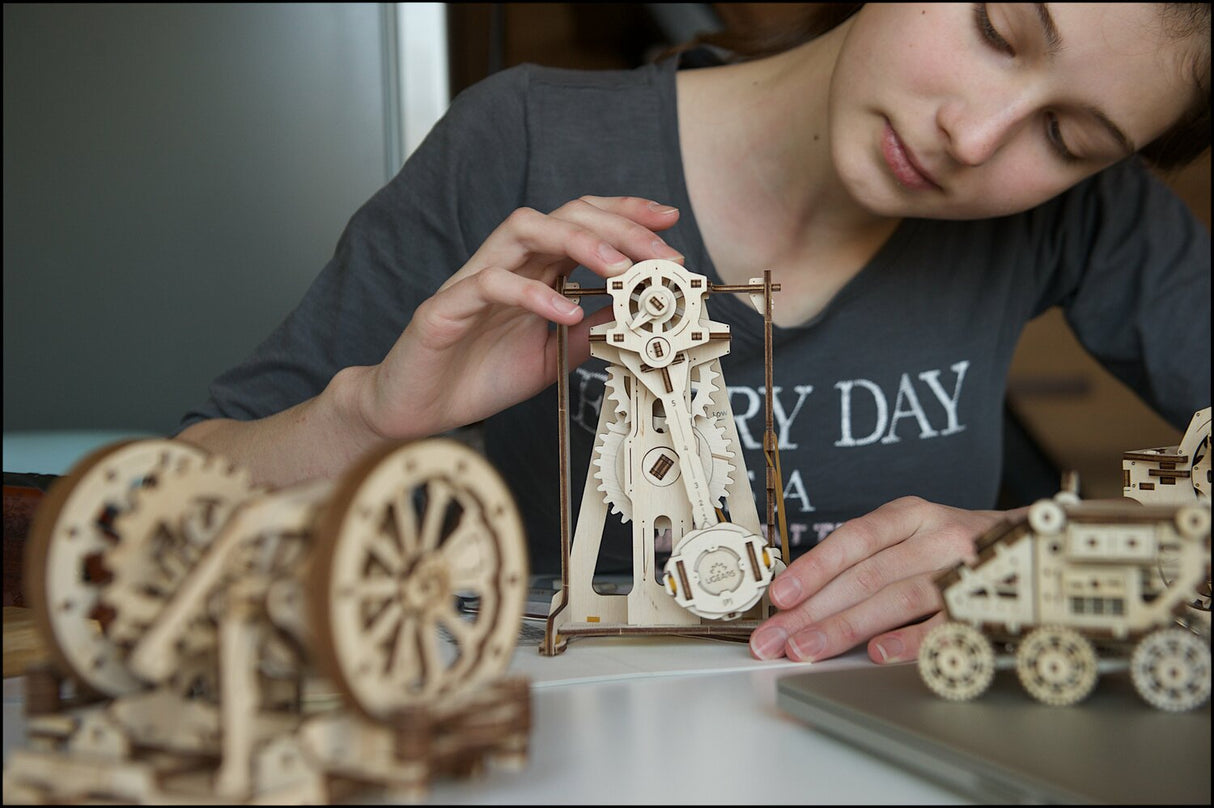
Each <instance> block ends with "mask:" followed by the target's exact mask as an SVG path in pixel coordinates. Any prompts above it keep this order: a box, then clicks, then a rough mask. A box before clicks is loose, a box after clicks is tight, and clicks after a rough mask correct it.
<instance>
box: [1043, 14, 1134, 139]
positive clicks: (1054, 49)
mask: <svg viewBox="0 0 1214 808" xmlns="http://www.w3.org/2000/svg"><path fill="white" fill-rule="evenodd" d="M1033 8H1034V9H1036V11H1037V20H1038V21H1039V22H1040V23H1041V33H1042V35H1043V36H1045V45H1046V53H1048V54H1049V55H1050V56H1053V55H1055V54H1056V53H1058V52H1059V51H1060V50H1062V34H1060V33H1058V26H1057V25H1055V24H1054V15H1052V14H1050V8H1049V6H1048V5H1046V4H1045V3H1033ZM1084 112H1086V113H1087V114H1089V115H1091V116H1092V118H1094V119H1095V120H1096V121H1097V123H1099V124H1100V125H1101V126H1102V127H1104V129H1105V130H1106V131H1108V133H1109V135H1110V136H1111V137H1112V138H1113V140H1115V141H1117V145H1119V146H1121V148H1123V149H1125V152H1126V154H1133V153H1134V152H1136V151H1138V147H1137V146H1135V145H1134V141H1132V140H1130V138H1129V136H1128V135H1126V133H1125V132H1124V131H1123V130H1122V128H1121V127H1120V126H1118V125H1117V124H1115V123H1113V121H1112V119H1110V118H1109V116H1108V115H1106V114H1105V113H1104V112H1103V111H1101V110H1100V109H1097V108H1096V107H1092V106H1087V107H1084Z"/></svg>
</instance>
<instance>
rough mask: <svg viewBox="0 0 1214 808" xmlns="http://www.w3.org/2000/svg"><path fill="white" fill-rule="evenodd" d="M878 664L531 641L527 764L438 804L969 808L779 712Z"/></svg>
mask: <svg viewBox="0 0 1214 808" xmlns="http://www.w3.org/2000/svg"><path fill="white" fill-rule="evenodd" d="M869 664H871V663H869V662H868V661H867V659H866V658H865V657H863V656H862V655H861V654H852V655H849V656H847V657H844V658H841V659H838V660H831V661H829V662H825V663H820V664H818V665H815V666H808V665H804V664H795V663H790V662H787V661H781V662H759V661H756V660H754V659H752V658H751V657H750V655H749V652H748V651H747V649H746V646H745V645H744V644H742V643H738V642H728V641H721V640H713V639H692V638H683V637H586V638H579V639H574V640H572V641H570V643H569V645H568V647H567V649H566V650H565V651H564V652H563V653H562V654H560V655H558V656H555V657H545V656H542V655H540V654H539V653H538V651H537V650H536V647H535V645H533V644H531V643H530V642H525V643H524V644H523V645H521V646H520V648H519V649H518V650H517V651H516V654H515V657H514V659H513V661H512V663H511V666H510V671H509V672H510V673H511V674H514V675H523V676H527V677H528V678H529V679H530V680H531V683H532V731H531V738H530V752H529V758H528V761H527V765H526V766H525V768H523V769H522V770H520V771H509V770H498V769H494V768H493V767H490V768H489V769H488V770H487V771H486V772H485V773H484V774H483V775H480V776H477V777H475V778H471V779H452V778H440V779H438V780H436V781H435V782H434V784H433V786H432V790H431V792H430V794H429V797H428V798H427V799H426V802H427V803H430V804H472V803H480V804H484V803H498V804H516V805H535V804H593V803H598V804H603V803H617V804H618V803H637V804H645V805H662V804H671V805H695V804H749V805H774V804H812V803H821V804H834V805H838V804H849V803H850V804H860V803H867V804H877V803H884V804H893V803H897V804H903V805H906V804H937V805H939V804H966V803H967V802H968V800H966V799H964V798H962V797H961V796H960V795H958V794H956V793H954V792H951V791H947V790H945V789H943V788H941V787H939V786H937V785H935V784H933V783H931V782H929V781H926V780H923V779H921V778H919V777H917V776H915V775H912V774H910V773H909V772H906V771H904V770H903V769H901V768H898V767H896V766H893V765H891V764H889V763H886V762H884V761H882V760H880V759H879V758H876V757H873V756H871V755H869V754H867V753H865V752H862V751H859V750H857V749H854V748H852V747H850V746H848V745H846V744H843V743H840V742H838V741H836V740H834V739H832V738H830V737H828V736H826V735H822V734H819V733H818V732H816V731H814V730H812V729H810V728H809V727H808V726H806V725H805V724H803V723H801V722H799V721H797V720H796V719H793V718H791V717H789V716H788V715H786V714H785V713H783V712H781V711H780V710H779V709H778V708H777V707H776V706H775V704H776V700H775V694H776V682H777V680H778V679H779V678H780V677H781V676H786V675H789V674H793V673H803V672H805V671H807V670H837V669H838V668H839V667H841V666H858V665H869ZM22 693H23V681H22V679H21V678H19V677H13V678H9V679H5V681H4V758H5V761H6V763H7V760H8V757H9V751H10V749H11V748H13V747H14V746H16V745H20V744H23V743H24V735H25V721H24V717H23V715H22V706H23V705H22ZM367 799H368V801H370V802H382V801H383V800H382V799H378V798H377V796H376V795H375V794H374V793H369V794H368V795H367Z"/></svg>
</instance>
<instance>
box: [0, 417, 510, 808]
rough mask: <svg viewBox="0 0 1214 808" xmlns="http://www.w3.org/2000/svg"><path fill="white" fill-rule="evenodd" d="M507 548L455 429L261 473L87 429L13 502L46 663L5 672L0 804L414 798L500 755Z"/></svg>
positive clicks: (500, 494) (505, 506) (493, 488)
mask: <svg viewBox="0 0 1214 808" xmlns="http://www.w3.org/2000/svg"><path fill="white" fill-rule="evenodd" d="M526 558H527V555H526V545H525V538H524V535H523V529H522V523H521V519H520V518H519V515H518V512H517V509H516V507H515V505H514V502H513V500H512V499H511V496H510V494H509V491H508V489H507V487H506V486H505V484H504V482H503V481H502V480H501V478H500V477H499V476H498V475H497V474H496V472H495V471H494V470H493V469H492V467H491V466H489V464H488V463H487V462H486V461H485V460H484V459H483V458H481V457H480V455H478V454H477V453H476V452H474V451H473V450H471V449H469V448H468V447H466V446H464V445H463V444H461V443H457V442H455V441H451V440H445V439H433V440H427V441H418V442H415V443H409V444H397V445H386V446H384V447H383V448H382V449H381V450H379V451H376V452H373V453H371V454H369V455H368V456H367V457H366V458H365V459H364V460H363V461H362V462H361V463H360V464H358V465H357V466H356V467H354V468H353V469H351V470H350V471H349V472H348V473H347V474H346V475H345V476H343V477H342V478H341V479H340V480H338V481H336V482H316V483H309V484H303V485H299V486H294V487H290V488H285V489H280V490H276V491H271V490H265V489H261V488H258V487H256V486H254V485H252V484H250V482H249V477H248V475H247V474H246V473H244V472H243V471H242V470H240V469H238V468H236V467H234V466H232V465H231V464H229V463H226V462H225V461H223V460H222V459H221V458H218V457H215V456H212V455H209V454H207V453H206V452H203V451H201V450H199V449H196V448H194V447H191V446H188V445H186V444H182V443H179V442H175V441H169V440H159V439H155V440H144V441H131V442H125V443H122V444H116V445H114V446H110V447H104V448H103V449H101V450H98V451H97V452H96V453H94V454H93V455H91V456H89V457H88V458H85V460H83V461H81V463H80V464H78V465H77V467H76V468H75V469H73V470H72V472H71V473H69V474H68V475H66V476H65V477H64V478H63V480H61V481H59V482H58V483H57V484H56V486H55V487H53V488H52V489H51V491H50V492H49V493H48V496H47V498H46V501H45V502H44V503H43V505H42V506H40V508H39V511H38V513H37V514H36V516H35V522H34V525H33V529H32V532H31V543H30V548H29V551H28V554H27V586H28V591H29V593H30V598H31V601H32V609H33V611H34V614H35V618H36V621H37V624H38V627H39V629H40V632H41V633H42V634H43V635H44V637H45V639H46V643H47V645H48V647H49V649H50V651H51V653H52V657H53V661H54V665H53V666H48V667H45V668H38V669H35V670H32V671H28V672H27V680H28V683H29V687H28V693H29V696H28V698H27V709H28V711H29V712H30V716H29V720H28V726H29V734H30V739H31V744H30V748H29V749H20V750H14V751H13V753H12V755H11V756H10V759H9V763H8V765H7V766H6V769H5V775H4V798H5V802H64V801H76V800H79V799H84V798H88V799H103V800H111V801H124V802H128V801H129V802H142V803H159V802H181V801H207V802H228V803H246V802H266V801H269V802H279V801H283V802H309V803H324V802H328V801H331V799H333V798H334V796H335V794H337V793H338V792H340V791H341V789H342V788H352V787H354V786H355V785H359V786H361V787H367V786H373V787H378V788H379V789H381V790H383V791H384V792H386V793H388V794H389V795H390V796H392V797H395V798H398V799H406V800H416V799H420V798H421V797H423V796H424V795H425V793H426V791H427V788H428V784H429V783H430V781H431V780H432V779H433V778H434V777H436V776H440V775H457V776H464V775H468V774H471V773H474V772H475V771H477V770H479V769H481V768H483V766H484V765H486V763H493V764H497V765H505V766H510V767H518V766H521V765H522V764H523V763H525V761H526V756H527V748H528V737H529V730H530V687H529V683H528V682H527V680H526V679H523V678H517V677H514V678H509V677H506V676H505V675H504V672H505V669H506V666H507V665H508V663H509V660H510V656H511V652H512V650H513V647H514V641H515V638H516V636H517V632H518V627H519V623H520V621H521V618H522V609H523V604H524V600H525V594H526V589H527V563H526ZM457 596H465V597H469V596H471V597H476V598H477V599H478V600H479V602H480V608H479V610H478V612H477V614H475V615H466V614H463V613H462V612H461V611H460V610H459V608H458V606H457Z"/></svg>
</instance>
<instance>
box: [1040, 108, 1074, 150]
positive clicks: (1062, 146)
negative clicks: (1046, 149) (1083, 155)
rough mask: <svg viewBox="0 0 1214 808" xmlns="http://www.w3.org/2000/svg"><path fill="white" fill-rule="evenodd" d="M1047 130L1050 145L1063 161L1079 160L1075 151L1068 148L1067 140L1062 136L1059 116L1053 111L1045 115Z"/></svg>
mask: <svg viewBox="0 0 1214 808" xmlns="http://www.w3.org/2000/svg"><path fill="white" fill-rule="evenodd" d="M1045 130H1046V137H1047V138H1048V139H1049V141H1050V147H1051V148H1052V149H1053V150H1054V152H1055V153H1056V154H1057V155H1058V156H1059V157H1060V158H1062V161H1063V162H1065V163H1074V162H1077V161H1078V160H1079V158H1078V157H1076V156H1075V153H1074V152H1072V151H1071V150H1070V149H1068V148H1067V145H1066V141H1065V140H1063V138H1062V127H1061V126H1060V125H1059V123H1058V116H1057V115H1055V114H1054V113H1052V112H1051V113H1049V114H1048V115H1046V117H1045Z"/></svg>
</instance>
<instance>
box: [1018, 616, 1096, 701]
mask: <svg viewBox="0 0 1214 808" xmlns="http://www.w3.org/2000/svg"><path fill="white" fill-rule="evenodd" d="M1098 673H1099V672H1098V671H1097V668H1096V650H1095V649H1094V648H1093V647H1092V644H1091V643H1090V642H1088V641H1087V639H1085V638H1084V637H1082V636H1081V635H1080V634H1079V633H1078V632H1077V631H1075V630H1074V629H1069V628H1065V627H1062V626H1043V627H1041V628H1038V629H1035V630H1034V631H1033V632H1032V633H1031V634H1029V635H1028V637H1026V638H1025V640H1024V642H1022V643H1021V644H1020V647H1019V648H1018V649H1016V675H1017V676H1019V677H1020V684H1022V685H1023V686H1024V689H1025V690H1027V691H1028V692H1029V694H1030V695H1031V696H1032V697H1033V698H1035V699H1037V700H1038V701H1040V702H1042V703H1044V704H1049V705H1052V706H1055V707H1063V706H1066V705H1068V704H1075V703H1076V702H1079V701H1082V700H1083V699H1084V698H1086V697H1087V695H1088V694H1089V693H1091V692H1092V688H1093V687H1095V686H1096V678H1097V676H1098Z"/></svg>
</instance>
